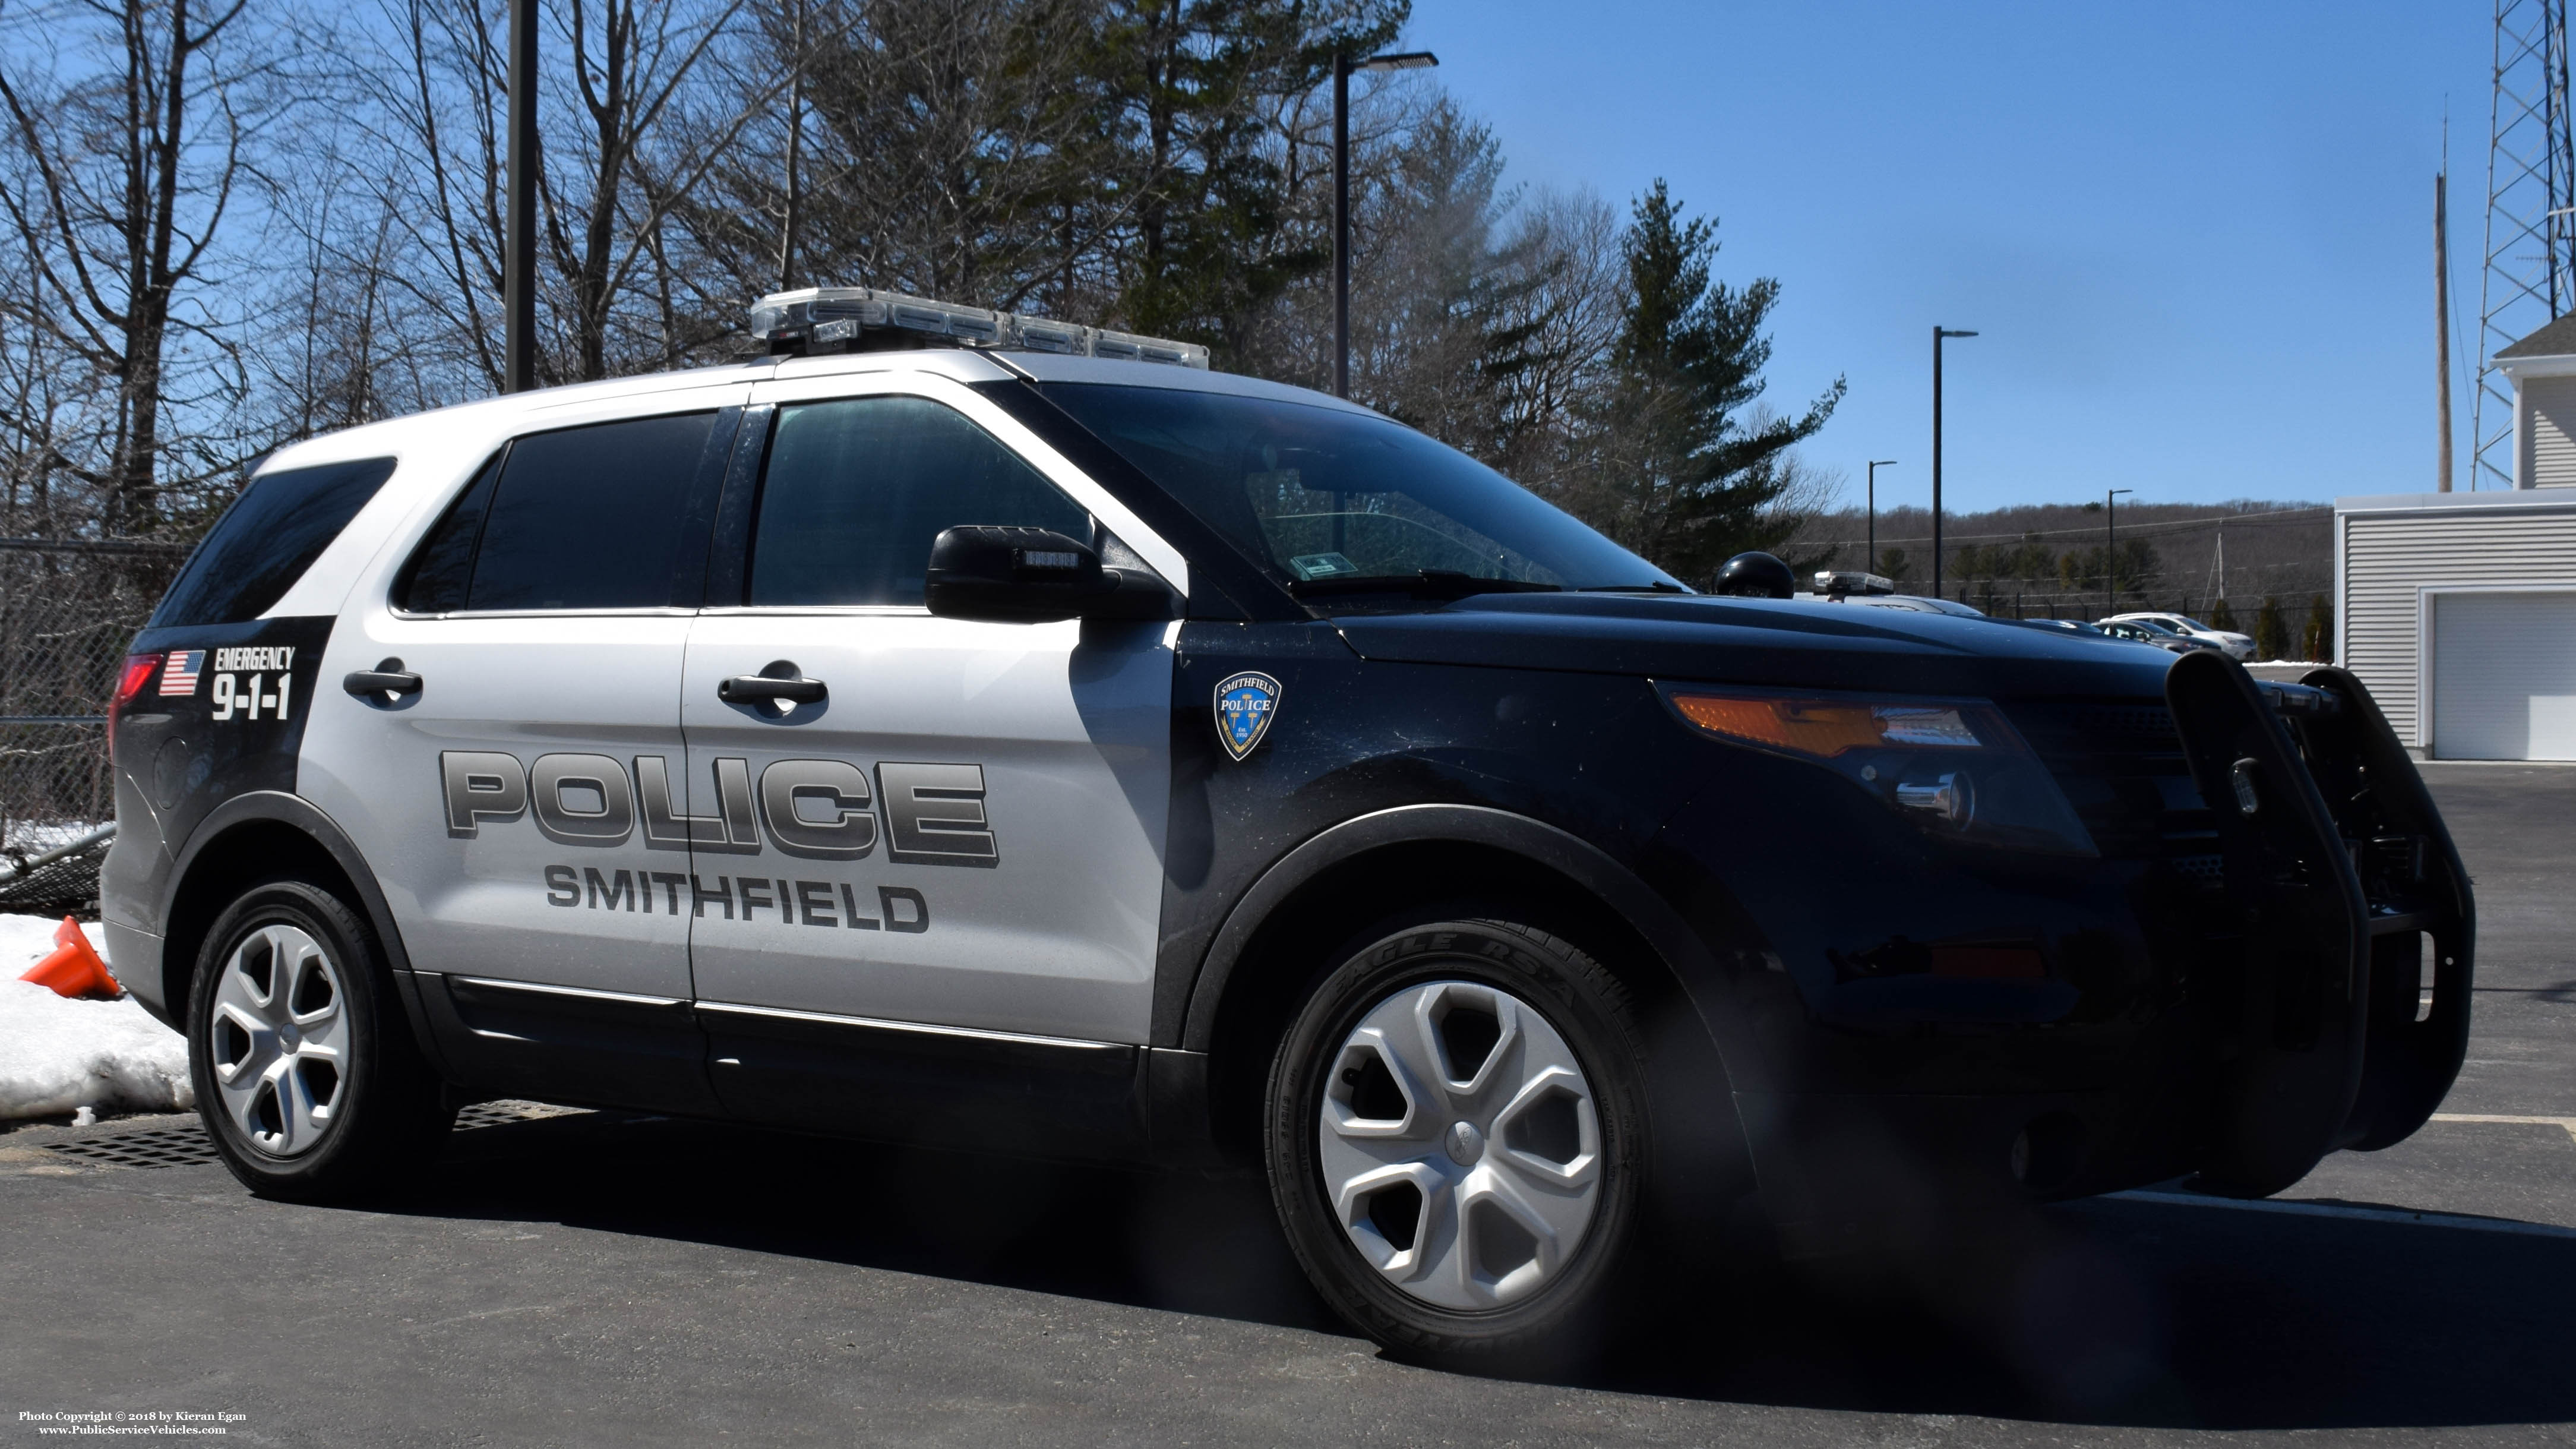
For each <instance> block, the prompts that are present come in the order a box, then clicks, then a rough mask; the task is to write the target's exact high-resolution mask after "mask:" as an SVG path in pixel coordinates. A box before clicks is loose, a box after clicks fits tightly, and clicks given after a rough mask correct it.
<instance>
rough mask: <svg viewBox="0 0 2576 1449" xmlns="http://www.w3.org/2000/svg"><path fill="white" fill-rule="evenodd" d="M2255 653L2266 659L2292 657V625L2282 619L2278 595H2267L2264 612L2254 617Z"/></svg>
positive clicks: (2265, 596)
mask: <svg viewBox="0 0 2576 1449" xmlns="http://www.w3.org/2000/svg"><path fill="white" fill-rule="evenodd" d="M2254 652H2255V653H2256V654H2258V655H2261V656H2262V657H2263V658H2265V659H2287V658H2288V657H2289V656H2290V625H2289V621H2288V620H2287V619H2285V618H2283V617H2282V614H2281V596H2280V595H2278V594H2265V595H2264V596H2263V608H2262V611H2261V612H2259V613H2257V614H2256V615H2255V616H2254Z"/></svg>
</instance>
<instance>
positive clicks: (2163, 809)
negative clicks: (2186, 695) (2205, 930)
mask: <svg viewBox="0 0 2576 1449" xmlns="http://www.w3.org/2000/svg"><path fill="white" fill-rule="evenodd" d="M2008 712H2009V713H2010V714H2011V716H2012V720H2013V724H2014V726H2015V727H2016V728H2018V729H2019V730H2020V731H2021V732H2022V736H2023V738H2024V739H2027V740H2028V741H2029V742H2030V746H2031V748H2032V749H2034V750H2037V751H2038V752H2039V757H2040V759H2041V760H2043V761H2045V762H2046V763H2047V765H2048V769H2049V773H2050V774H2052V775H2054V776H2055V777H2056V779H2057V784H2058V788H2059V789H2060V790H2062V791H2064V792H2065V795H2066V799H2067V803H2068V804H2070V805H2072V806H2074V807H2075V813H2076V816H2077V817H2078V818H2079V819H2081V820H2082V821H2083V822H2084V828H2085V830H2087V831H2088V832H2090V833H2091V834H2092V836H2093V844H2094V846H2095V848H2096V849H2098V850H2100V851H2101V852H2102V854H2103V855H2104V856H2105V857H2107V858H2109V859H2113V860H2148V861H2162V862H2165V863H2167V864H2169V865H2171V866H2173V867H2174V868H2175V869H2176V870H2178V871H2179V872H2180V873H2182V874H2183V875H2184V876H2185V877H2186V878H2187V879H2190V880H2192V881H2193V882H2194V883H2196V884H2203V885H2213V886H2214V885H2215V884H2216V883H2217V880H2218V875H2219V871H2218V857H2217V856H2216V855H2215V854H2214V850H2215V847H2216V845H2217V841H2218V837H2217V833H2216V822H2215V821H2214V820H2212V819H2211V817H2210V813H2209V810H2208V808H2207V807H2206V806H2205V805H2203V804H2202V802H2201V798H2200V791H2199V788H2198V787H2197V786H2195V785H2194V784H2193V783H2192V778H2191V763H2190V761H2189V759H2188V758H2187V757H2185V755H2184V754H2183V749H2182V735H2181V734H2180V733H2179V732H2178V731H2176V730H2175V728H2174V720H2173V711H2172V710H2170V709H2167V708H2166V707H2165V706H2164V704H2163V703H2162V702H2161V701H2156V702H2149V701H2143V700H2069V701H2048V702H2045V703H2030V704H2020V705H2013V706H2009V707H2008Z"/></svg>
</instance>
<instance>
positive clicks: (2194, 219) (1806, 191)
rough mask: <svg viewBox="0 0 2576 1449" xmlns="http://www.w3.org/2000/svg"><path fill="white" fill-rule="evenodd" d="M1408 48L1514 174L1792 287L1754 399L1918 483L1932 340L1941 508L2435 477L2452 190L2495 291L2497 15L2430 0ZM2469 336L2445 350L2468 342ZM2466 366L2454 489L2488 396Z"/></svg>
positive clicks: (1576, 17) (2458, 234)
mask: <svg viewBox="0 0 2576 1449" xmlns="http://www.w3.org/2000/svg"><path fill="white" fill-rule="evenodd" d="M1413 17H1414V18H1413V23H1412V25H1411V27H1410V28H1409V31H1408V34H1407V37H1406V39H1407V43H1408V45H1413V46H1420V47H1424V48H1428V49H1431V50H1434V51H1437V52H1438V53H1439V55H1440V59H1441V70H1440V71H1439V79H1440V81H1441V83H1442V84H1443V85H1445V86H1446V87H1447V88H1448V89H1449V91H1450V92H1451V94H1453V95H1455V96H1456V97H1458V98H1459V100H1460V101H1461V102H1463V103H1464V104H1465V105H1466V106H1467V108H1468V109H1470V110H1471V111H1473V112H1474V113H1475V114H1477V115H1479V116H1480V117H1482V118H1484V119H1485V120H1486V121H1488V122H1489V123H1490V124H1492V125H1493V127H1494V129H1495V132H1496V135H1497V138H1498V139H1499V140H1500V142H1501V144H1502V146H1503V149H1504V152H1505V154H1506V156H1507V157H1508V159H1509V162H1510V167H1511V169H1510V176H1511V179H1513V180H1515V181H1518V182H1521V183H1525V184H1532V185H1539V186H1554V187H1565V188H1577V187H1586V186H1588V187H1590V188H1592V189H1594V190H1596V191H1598V192H1599V193H1600V194H1601V195H1602V196H1604V197H1605V198H1607V199H1609V200H1610V201H1612V202H1613V203H1614V204H1617V205H1620V206H1621V207H1622V208H1624V207H1625V205H1626V202H1627V200H1628V198H1630V197H1631V196H1633V195H1634V194H1635V193H1636V192H1637V191H1638V190H1640V189H1641V188H1643V187H1645V186H1646V185H1648V184H1649V183H1651V182H1652V181H1653V179H1654V178H1655V177H1657V176H1662V177H1665V178H1667V179H1669V180H1670V182H1671V183H1672V187H1673V192H1674V194H1675V195H1676V196H1678V197H1680V198H1681V199H1682V200H1684V201H1685V202H1687V203H1688V204H1689V205H1690V206H1691V207H1692V209H1693V210H1694V211H1697V212H1703V213H1714V214H1715V215H1716V216H1717V217H1719V219H1720V223H1721V226H1720V232H1719V235H1720V238H1721V239H1722V241H1723V242H1724V244H1725V249H1724V251H1723V252H1722V253H1721V255H1720V258H1719V262H1718V270H1719V274H1720V275H1721V276H1723V277H1725V278H1727V279H1729V280H1732V281H1742V280H1744V279H1748V278H1751V277H1755V276H1773V277H1777V278H1779V279H1780V282H1781V286H1782V289H1783V299H1782V301H1781V304H1780V306H1779V308H1778V309H1777V311H1775V312H1774V313H1773V321H1774V326H1773V334H1774V338H1775V341H1776V343H1777V351H1776V352H1775V353H1774V354H1773V358H1772V363H1771V367H1770V371H1769V378H1770V383H1771V390H1770V394H1769V399H1770V400H1771V401H1772V402H1773V403H1774V404H1775V405H1777V406H1779V407H1781V408H1783V409H1784V410H1786V409H1790V408H1793V407H1796V406H1801V405H1803V403H1804V402H1805V400H1806V399H1807V398H1809V397H1812V396H1813V395H1814V394H1816V393H1817V392H1818V391H1820V390H1821V389H1822V388H1824V387H1825V386H1826V385H1827V384H1828V383H1830V382H1831V380H1832V379H1833V378H1834V376H1835V375H1836V374H1842V375H1845V376H1847V377H1848V378H1849V379H1850V384H1851V393H1850V396H1849V397H1848V398H1847V399H1846V400H1845V402H1844V403H1843V406H1842V408H1841V410H1840V411H1839V412H1838V413H1837V414H1836V415H1835V417H1834V419H1833V421H1832V422H1831V423H1830V424H1828V425H1827V427H1826V429H1825V431H1824V432H1823V433H1822V434H1820V435H1819V436H1818V437H1817V438H1816V439H1815V440H1814V442H1812V443H1811V444H1809V445H1808V452H1809V455H1810V456H1811V457H1812V459H1813V460H1814V461H1815V462H1817V463H1820V464H1824V465H1827V466H1830V467H1836V468H1840V469H1842V470H1844V471H1845V472H1847V473H1848V474H1849V475H1850V478H1849V487H1848V490H1847V492H1848V494H1849V498H1850V501H1851V502H1852V503H1854V504H1857V503H1858V502H1859V501H1860V500H1859V495H1860V478H1861V473H1862V471H1863V470H1862V467H1861V464H1862V462H1863V461H1864V460H1866V459H1869V458H1894V459H1898V460H1900V465H1899V466H1898V467H1896V468H1894V469H1886V468H1882V469H1880V470H1879V482H1880V485H1881V499H1882V502H1891V503H1892V502H1918V503H1919V502H1922V501H1926V499H1927V498H1928V492H1929V488H1930V476H1931V470H1930V467H1929V459H1930V447H1931V405H1930V394H1931V341H1930V338H1931V329H1932V326H1933V324H1935V323H1936V322H1937V323H1940V324H1942V325H1944V326H1949V327H1967V328H1975V329H1977V330H1978V331H1979V332H1980V333H1982V334H1983V335H1981V336H1979V337H1977V338H1974V339H1971V340H1967V341H1962V342H1953V343H1951V344H1949V354H1948V361H1947V366H1946V369H1945V384H1946V389H1947V394H1948V408H1947V426H1946V436H1945V445H1944V459H1945V461H1944V468H1943V489H1944V495H1945V502H1946V504H1947V506H1948V507H1949V508H1952V509H1958V510H1973V509H1979V508H1989V507H1996V506H2001V505H2006V504H2013V503H2024V502H2048V501H2073V500H2079V499H2082V498H2086V497H2093V498H2098V497H2100V496H2101V495H2102V490H2104V489H2105V488H2133V489H2135V490H2137V494H2136V496H2137V498H2138V499H2139V500H2140V501H2158V502H2187V501H2216V500H2221V499H2229V498H2263V499H2326V498H2331V497H2334V496H2335V495H2338V494H2352V493H2398V492H2412V491H2424V490H2430V489H2431V488H2432V487H2433V482H2434V456H2435V443H2436V428H2435V423H2434V417H2435V413H2434V396H2433V378H2434V362H2433V346H2434V326H2433V319H2432V313H2433V297H2432V285H2433V282H2432V275H2433V265H2432V254H2431V245H2432V243H2431V234H2432V187H2433V175H2434V172H2435V171H2436V170H2437V169H2438V168H2439V162H2440V153H2441V140H2442V138H2441V127H2442V115H2443V108H2444V104H2445V97H2446V95H2447V98H2448V104H2449V108H2450V114H2451V172H2452V180H2451V252H2452V261H2451V286H2452V295H2453V304H2454V310H2455V312H2456V313H2457V315H2458V317H2459V319H2460V325H2461V327H2462V329H2463V331H2464V332H2469V333H2473V332H2474V329H2475V326H2476V310H2477V282H2478V273H2477V264H2476V263H2477V253H2478V245H2479V233H2478V228H2479V224H2480V221H2481V218H2482V216H2483V208H2484V205H2485V173H2486V133H2487V86H2488V77H2487V72H2488V66H2489V63H2490V62H2489V54H2490V45H2491V27H2492V23H2493V14H2492V11H2491V10H2490V9H2489V8H2488V7H2487V6H2485V5H2483V4H2477V3H2471V0H2445V3H2438V4H2428V3H2419V4H2414V5H2403V4H2378V3H2369V4H2363V3H2345V4H2337V5H2323V4H2300V5H2291V4H2272V3H2259V4H2250V5H2249V4H2233V5H2214V4H2177V3H2169V0H2157V3H2153V4H2147V5H2110V4H2100V3H2090V0H2079V3H2076V4H2054V5H2037V4H2032V5H2017V4H1986V3H1965V0H1961V3H1944V4H1848V3H1815V0H1797V3H1780V4H1771V5H1761V6H1755V5H1744V4H1687V3H1656V4H1647V3H1606V0H1594V3H1592V4H1589V5H1585V6H1580V7H1578V6H1569V5H1566V4H1563V3H1561V0H1560V3H1556V4H1541V3H1536V0H1415V4H1414V12H1413ZM2463 345H2464V344H2463V343H2462V342H2461V340H2460V336H2459V335H2458V334H2455V336H2454V340H2453V347H2454V349H2455V350H2456V349H2460V348H2461V347H2462V346H2463ZM2457 373H2458V368H2457V366H2456V364H2455V367H2454V374H2455V382H2454V409H2455V413H2456V419H2455V432H2456V434H2457V436H2458V438H2459V440H2460V441H2459V444H2458V447H2459V455H2458V457H2459V461H2458V463H2457V465H2456V467H2457V469H2458V476H2459V477H2460V479H2461V480H2462V482H2463V485H2465V481H2466V479H2467V476H2468V469H2467V436H2468V427H2469V417H2468V412H2469V398H2468V396H2467V394H2466V392H2465V390H2464V389H2463V388H2462V387H2461V385H2460V384H2459V383H2458V382H2457V380H2456V377H2457Z"/></svg>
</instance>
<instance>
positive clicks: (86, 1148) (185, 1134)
mask: <svg viewBox="0 0 2576 1449" xmlns="http://www.w3.org/2000/svg"><path fill="white" fill-rule="evenodd" d="M45 1145H46V1146H47V1147H49V1148H51V1149H52V1150H53V1151H56V1152H59V1153H62V1154H63V1155H64V1156H66V1157H85V1158H88V1159H89V1160H90V1161H92V1162H103V1163H106V1164H107V1165H108V1166H110V1167H199V1166H203V1165H204V1164H206V1163H209V1162H214V1161H217V1160H218V1159H217V1158H216V1156H215V1144H214V1143H212V1142H210V1141H208V1140H206V1132H205V1129H204V1128H202V1127H156V1128H154V1129H152V1130H151V1131H149V1132H121V1133H118V1134H117V1135H116V1136H113V1137H83V1138H80V1139H78V1140H77V1141H72V1142H49V1143H47V1144H45Z"/></svg>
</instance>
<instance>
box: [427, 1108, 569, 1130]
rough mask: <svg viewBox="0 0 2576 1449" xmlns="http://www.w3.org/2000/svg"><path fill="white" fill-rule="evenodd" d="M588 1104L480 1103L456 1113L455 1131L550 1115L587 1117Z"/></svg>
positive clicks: (503, 1125)
mask: <svg viewBox="0 0 2576 1449" xmlns="http://www.w3.org/2000/svg"><path fill="white" fill-rule="evenodd" d="M588 1115H590V1109H589V1108H588V1107H557V1106H554V1105H552V1104H551V1103H546V1102H514V1101H502V1102H477V1103H475V1104H474V1105H473V1106H471V1107H467V1108H464V1109H463V1110H461V1111H459V1112H458V1113H457V1114H456V1130H457V1131H459V1132H470V1131H472V1130H473V1129H475V1128H477V1127H510V1126H515V1125H517V1124H518V1123H521V1122H542V1121H544V1120H546V1119H547V1118H549V1117H586V1116H588Z"/></svg>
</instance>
